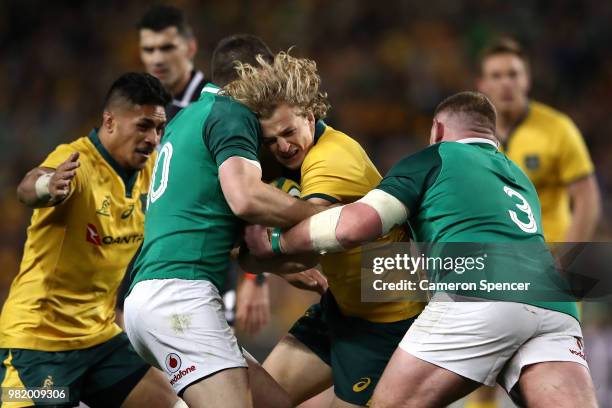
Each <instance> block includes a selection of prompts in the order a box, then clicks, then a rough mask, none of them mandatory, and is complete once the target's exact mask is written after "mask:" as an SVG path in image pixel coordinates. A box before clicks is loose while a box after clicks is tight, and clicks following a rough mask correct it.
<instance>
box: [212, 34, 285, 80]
mask: <svg viewBox="0 0 612 408" xmlns="http://www.w3.org/2000/svg"><path fill="white" fill-rule="evenodd" d="M257 55H261V56H262V58H263V59H264V60H266V61H267V62H272V61H274V54H272V51H270V48H269V47H268V45H267V44H266V43H265V42H264V41H263V40H262V39H261V38H259V37H257V36H254V35H251V34H235V35H230V36H229V37H225V38H223V39H222V40H221V41H219V43H218V44H217V46H216V47H215V50H214V51H213V55H212V62H211V71H212V81H213V83H214V84H216V85H218V86H220V87H223V86H225V85H226V84H228V83H230V82H232V81H233V80H235V79H238V73H237V72H236V62H237V61H240V62H242V63H244V64H250V65H253V66H258V65H259V64H258V63H257V60H256V59H255V58H256V57H257Z"/></svg>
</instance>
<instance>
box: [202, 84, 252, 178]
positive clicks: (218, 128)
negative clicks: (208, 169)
mask: <svg viewBox="0 0 612 408" xmlns="http://www.w3.org/2000/svg"><path fill="white" fill-rule="evenodd" d="M203 137H204V144H205V145H206V147H208V150H209V151H210V153H211V155H212V157H213V159H214V161H215V163H217V166H221V164H222V163H223V162H224V161H225V160H227V159H228V158H230V157H232V156H240V157H244V158H245V159H249V160H256V161H258V159H257V153H258V148H259V140H260V138H261V128H260V126H259V121H258V120H257V117H256V116H255V114H254V113H253V112H251V111H250V110H248V108H247V107H246V106H244V105H242V104H240V103H238V102H236V101H233V100H231V99H230V98H229V97H227V96H217V97H216V101H215V103H214V105H213V107H212V110H211V112H210V115H209V116H208V118H207V119H206V122H205V123H204V128H203Z"/></svg>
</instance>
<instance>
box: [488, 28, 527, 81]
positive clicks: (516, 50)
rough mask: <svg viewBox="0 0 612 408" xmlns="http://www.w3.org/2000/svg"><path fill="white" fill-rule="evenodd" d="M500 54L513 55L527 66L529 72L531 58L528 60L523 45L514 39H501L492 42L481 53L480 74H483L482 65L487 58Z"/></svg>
mask: <svg viewBox="0 0 612 408" xmlns="http://www.w3.org/2000/svg"><path fill="white" fill-rule="evenodd" d="M499 54H512V55H515V56H517V57H519V58H520V59H521V60H522V61H523V63H524V64H525V67H526V68H527V70H529V58H527V54H526V53H525V50H523V47H521V44H520V43H519V42H518V41H516V40H515V39H514V38H511V37H500V38H497V39H496V40H494V41H493V42H491V43H490V44H489V45H488V46H486V47H485V48H484V49H483V50H482V51H481V52H480V57H479V58H478V72H479V73H480V74H482V64H483V63H484V61H485V60H486V59H487V58H489V57H492V56H494V55H499Z"/></svg>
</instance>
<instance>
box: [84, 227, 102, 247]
mask: <svg viewBox="0 0 612 408" xmlns="http://www.w3.org/2000/svg"><path fill="white" fill-rule="evenodd" d="M85 239H87V242H91V243H92V244H94V245H102V241H101V240H100V234H98V229H97V228H96V226H95V225H93V224H87V235H86V236H85Z"/></svg>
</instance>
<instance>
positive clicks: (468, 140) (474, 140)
mask: <svg viewBox="0 0 612 408" xmlns="http://www.w3.org/2000/svg"><path fill="white" fill-rule="evenodd" d="M455 141H456V142H457V143H464V144H488V145H491V146H493V147H495V148H496V149H498V150H499V144H498V143H495V142H494V141H493V140H491V139H485V138H484V137H466V138H464V139H459V140H455Z"/></svg>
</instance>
